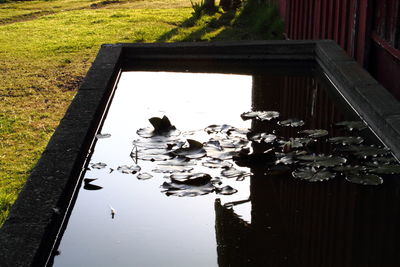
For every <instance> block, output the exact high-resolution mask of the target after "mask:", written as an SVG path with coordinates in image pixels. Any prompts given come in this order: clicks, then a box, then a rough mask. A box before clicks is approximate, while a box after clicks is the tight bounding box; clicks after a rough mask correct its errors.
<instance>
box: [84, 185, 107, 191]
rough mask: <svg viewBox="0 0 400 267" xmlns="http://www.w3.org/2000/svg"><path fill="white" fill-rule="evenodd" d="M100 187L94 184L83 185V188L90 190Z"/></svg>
mask: <svg viewBox="0 0 400 267" xmlns="http://www.w3.org/2000/svg"><path fill="white" fill-rule="evenodd" d="M102 188H103V187H102V186H99V185H95V184H85V185H84V186H83V189H85V190H90V191H95V190H100V189H102Z"/></svg>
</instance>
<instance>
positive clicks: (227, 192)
mask: <svg viewBox="0 0 400 267" xmlns="http://www.w3.org/2000/svg"><path fill="white" fill-rule="evenodd" d="M215 192H216V193H217V194H219V195H233V194H235V193H237V190H236V189H235V188H233V187H231V186H229V185H227V186H224V187H221V188H218V187H217V188H215Z"/></svg>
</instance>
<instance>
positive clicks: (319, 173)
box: [292, 167, 335, 182]
mask: <svg viewBox="0 0 400 267" xmlns="http://www.w3.org/2000/svg"><path fill="white" fill-rule="evenodd" d="M292 176H293V177H294V178H296V179H301V180H306V181H308V182H320V181H326V180H330V179H332V178H334V177H335V173H332V172H329V171H327V170H326V169H321V170H316V169H315V168H313V167H308V168H301V169H297V170H295V171H293V172H292Z"/></svg>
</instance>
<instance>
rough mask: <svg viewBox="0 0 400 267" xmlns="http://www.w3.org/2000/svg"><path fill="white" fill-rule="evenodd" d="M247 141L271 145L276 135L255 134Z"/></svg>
mask: <svg viewBox="0 0 400 267" xmlns="http://www.w3.org/2000/svg"><path fill="white" fill-rule="evenodd" d="M248 138H249V140H251V141H254V142H265V143H272V142H273V141H275V140H276V135H274V134H267V133H257V134H253V135H250V136H249V137H248Z"/></svg>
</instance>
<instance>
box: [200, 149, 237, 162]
mask: <svg viewBox="0 0 400 267" xmlns="http://www.w3.org/2000/svg"><path fill="white" fill-rule="evenodd" d="M237 153H238V152H236V151H235V150H226V149H225V150H223V151H219V150H207V156H208V157H210V158H213V159H219V160H229V159H232V157H233V156H234V155H237Z"/></svg>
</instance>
